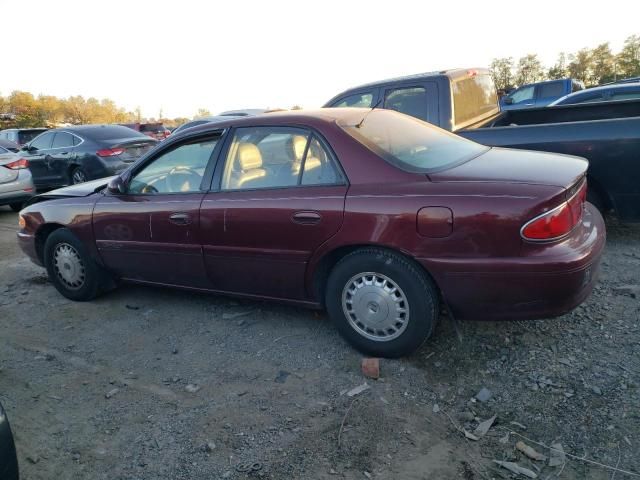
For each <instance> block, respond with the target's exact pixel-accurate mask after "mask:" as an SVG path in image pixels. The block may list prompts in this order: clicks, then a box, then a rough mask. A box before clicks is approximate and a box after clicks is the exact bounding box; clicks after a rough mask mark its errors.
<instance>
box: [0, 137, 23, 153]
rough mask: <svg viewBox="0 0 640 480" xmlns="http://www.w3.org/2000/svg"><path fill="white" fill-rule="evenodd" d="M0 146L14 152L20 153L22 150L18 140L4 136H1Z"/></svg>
mask: <svg viewBox="0 0 640 480" xmlns="http://www.w3.org/2000/svg"><path fill="white" fill-rule="evenodd" d="M0 147H2V148H4V149H6V150H9V151H10V152H13V153H18V152H19V151H20V145H18V144H17V143H16V142H13V141H11V140H6V139H4V138H0Z"/></svg>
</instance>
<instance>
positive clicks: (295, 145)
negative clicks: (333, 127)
mask: <svg viewBox="0 0 640 480" xmlns="http://www.w3.org/2000/svg"><path fill="white" fill-rule="evenodd" d="M306 146H307V137H304V136H302V135H294V136H293V137H291V143H290V147H291V153H292V156H293V163H292V165H291V172H292V173H293V175H296V176H297V175H299V174H300V167H302V158H303V157H304V150H305V148H306ZM304 165H305V166H304V170H305V172H306V173H307V175H309V174H310V172H311V171H312V170H314V169H317V168H320V167H321V166H322V164H321V163H320V159H318V158H317V157H314V156H312V153H311V148H309V152H308V153H307V160H306V161H305V163H304Z"/></svg>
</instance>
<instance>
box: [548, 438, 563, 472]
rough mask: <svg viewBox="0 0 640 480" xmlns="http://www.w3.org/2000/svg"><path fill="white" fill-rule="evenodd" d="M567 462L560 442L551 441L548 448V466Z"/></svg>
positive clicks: (556, 465)
mask: <svg viewBox="0 0 640 480" xmlns="http://www.w3.org/2000/svg"><path fill="white" fill-rule="evenodd" d="M566 462H567V456H566V455H565V454H564V449H563V448H562V445H561V444H560V443H552V444H551V448H550V449H549V466H550V467H559V466H561V465H564V464H565V463H566Z"/></svg>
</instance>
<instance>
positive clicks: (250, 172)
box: [220, 127, 342, 190]
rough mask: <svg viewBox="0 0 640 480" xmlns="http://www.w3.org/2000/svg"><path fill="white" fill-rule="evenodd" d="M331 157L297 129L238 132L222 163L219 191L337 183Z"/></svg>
mask: <svg viewBox="0 0 640 480" xmlns="http://www.w3.org/2000/svg"><path fill="white" fill-rule="evenodd" d="M341 181H342V179H341V177H340V175H339V173H338V170H337V167H336V165H335V163H334V160H333V157H332V156H331V155H330V154H329V153H328V152H327V150H326V149H325V148H324V147H323V145H322V143H321V142H320V141H319V140H318V138H317V137H315V136H313V135H312V134H311V133H310V132H309V131H307V130H305V129H301V128H290V127H246V128H238V129H237V130H236V131H235V133H234V137H233V141H232V143H231V146H230V147H229V151H228V152H227V158H226V161H225V166H224V171H223V174H222V180H221V183H220V188H221V190H251V189H261V188H286V187H295V186H298V185H327V184H335V183H341Z"/></svg>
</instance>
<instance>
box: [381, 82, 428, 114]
mask: <svg viewBox="0 0 640 480" xmlns="http://www.w3.org/2000/svg"><path fill="white" fill-rule="evenodd" d="M384 108H387V109H389V110H395V111H396V112H401V113H405V114H407V115H411V116H412V117H416V118H419V119H421V120H427V115H428V114H427V90H426V88H424V87H410V88H397V89H394V90H387V93H386V95H385V99H384Z"/></svg>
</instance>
